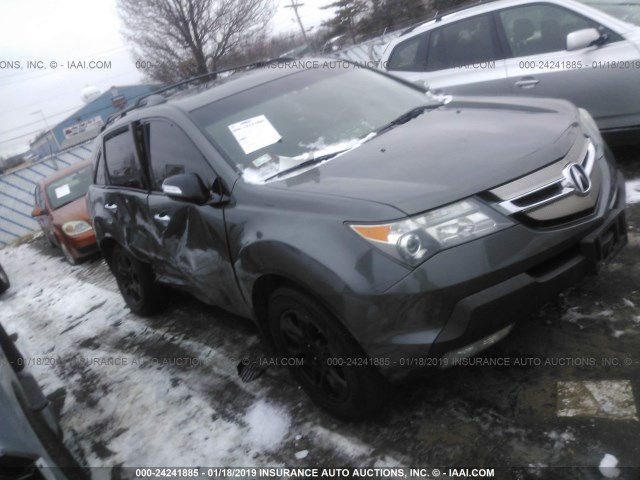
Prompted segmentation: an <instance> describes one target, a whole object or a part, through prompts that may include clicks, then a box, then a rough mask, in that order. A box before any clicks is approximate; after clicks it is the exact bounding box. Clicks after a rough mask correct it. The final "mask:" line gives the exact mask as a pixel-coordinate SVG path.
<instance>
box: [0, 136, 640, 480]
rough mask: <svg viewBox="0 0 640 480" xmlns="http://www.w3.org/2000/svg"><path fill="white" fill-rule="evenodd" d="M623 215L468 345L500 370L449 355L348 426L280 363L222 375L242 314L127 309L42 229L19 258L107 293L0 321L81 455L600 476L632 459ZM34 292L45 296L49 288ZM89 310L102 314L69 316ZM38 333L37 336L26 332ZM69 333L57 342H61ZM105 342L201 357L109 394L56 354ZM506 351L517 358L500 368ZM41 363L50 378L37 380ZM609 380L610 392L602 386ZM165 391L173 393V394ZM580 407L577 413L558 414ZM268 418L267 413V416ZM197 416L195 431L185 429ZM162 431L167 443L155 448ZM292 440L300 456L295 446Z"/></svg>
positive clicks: (635, 393)
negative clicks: (258, 424)
mask: <svg viewBox="0 0 640 480" xmlns="http://www.w3.org/2000/svg"><path fill="white" fill-rule="evenodd" d="M617 155H618V157H619V158H620V162H621V167H622V169H623V170H624V171H625V174H626V175H627V177H628V178H630V179H631V178H640V154H638V150H637V149H628V150H619V151H617ZM628 222H629V229H630V230H629V231H630V244H629V245H628V246H627V248H625V249H624V251H623V252H622V253H621V254H620V255H619V256H618V257H617V258H616V259H615V260H614V261H613V262H612V263H611V264H609V265H608V266H607V267H606V268H605V270H604V271H603V272H602V273H601V275H600V276H598V277H595V278H591V279H589V280H587V281H585V282H584V283H583V284H581V285H580V286H578V287H577V288H574V289H572V290H570V291H568V292H566V293H565V294H563V295H561V296H559V297H558V298H557V299H555V300H554V301H552V302H549V303H547V304H546V305H545V306H544V307H543V308H541V309H540V310H539V311H536V312H532V313H531V315H530V316H529V317H528V318H522V319H521V321H520V322H519V323H518V324H517V325H516V327H515V328H514V330H513V331H512V333H511V334H510V335H509V336H508V337H507V338H506V339H505V340H503V341H502V342H501V343H500V344H498V345H496V346H495V347H493V348H492V349H491V350H489V351H487V352H485V353H484V354H483V355H482V356H481V357H480V358H482V359H486V360H488V359H499V358H509V359H510V362H511V364H510V365H509V366H482V365H477V366H460V367H457V368H454V369H450V370H447V371H444V372H442V373H439V374H437V375H435V376H434V377H433V378H431V379H430V381H427V382H424V383H423V384H420V385H410V386H406V387H402V388H398V389H397V390H396V391H395V393H394V396H393V399H392V401H391V403H390V405H389V407H388V408H387V409H386V410H385V411H384V412H382V414H380V415H379V416H378V417H377V418H375V419H373V420H369V421H365V422H361V423H355V424H353V423H343V422H339V421H336V420H335V419H333V418H332V417H330V416H328V415H326V414H325V413H323V412H322V411H320V410H318V409H317V408H316V407H315V406H314V405H313V404H312V403H311V402H310V401H309V400H308V399H307V398H306V397H305V396H304V395H303V394H302V393H301V391H300V390H299V389H298V388H297V387H296V385H295V384H294V383H293V382H292V381H291V380H290V379H289V377H288V375H287V373H286V372H284V371H282V370H279V369H271V370H269V371H268V372H267V374H266V375H265V376H263V377H262V378H260V379H258V380H256V381H255V382H252V383H250V384H243V383H242V382H241V381H240V380H239V379H238V378H237V374H236V372H235V366H236V364H237V361H238V360H239V359H241V358H243V357H245V356H246V355H247V354H248V352H249V351H250V350H255V349H257V350H258V351H260V349H261V346H260V342H259V339H258V336H257V332H256V330H255V328H254V327H253V326H252V325H251V324H250V323H249V322H248V321H245V320H242V319H239V318H236V317H234V316H232V315H230V314H228V313H225V312H222V311H220V310H216V309H212V308H211V307H208V306H206V305H203V304H202V303H199V302H198V301H196V300H193V299H191V298H190V297H188V296H185V295H181V294H175V295H173V296H172V298H171V301H170V304H169V307H168V308H167V310H166V311H165V312H163V313H162V314H161V315H159V316H157V317H155V318H151V319H141V318H137V317H135V316H133V315H131V314H130V313H128V312H127V311H126V308H125V307H124V306H123V305H124V304H123V303H121V304H119V303H118V302H119V300H118V297H117V288H116V286H115V282H114V281H113V279H112V278H111V275H110V273H109V272H108V270H107V268H106V265H105V264H104V262H102V261H101V260H99V259H98V260H93V261H89V262H86V263H84V264H82V265H80V266H78V267H70V266H67V265H66V264H64V262H63V260H62V258H61V255H60V254H59V252H57V250H55V249H51V248H50V247H48V246H47V245H46V244H45V240H44V239H43V238H38V239H36V240H34V241H33V242H32V244H31V247H32V248H34V249H35V250H34V251H35V252H36V253H35V254H34V255H35V257H34V260H35V262H34V265H37V263H38V262H39V261H40V260H39V258H40V257H42V258H47V259H51V258H52V257H54V259H55V261H56V262H59V263H55V265H58V266H59V268H60V271H61V272H62V273H61V275H62V274H67V275H70V276H72V277H73V278H74V281H77V282H80V283H79V284H80V285H81V284H83V283H84V284H88V285H90V286H93V287H96V288H98V289H100V291H104V292H107V293H106V294H105V295H106V296H105V297H104V298H105V300H104V301H103V302H102V300H100V301H99V302H97V303H96V305H94V306H92V307H90V308H87V309H86V310H87V311H85V312H84V313H83V314H82V315H81V316H80V317H78V316H73V315H69V317H67V318H66V319H64V318H58V317H59V316H58V317H55V318H54V317H51V318H47V311H51V310H50V302H51V301H52V300H51V295H49V297H48V300H47V302H49V303H47V304H43V305H41V308H42V310H41V312H40V315H39V316H38V320H34V319H33V318H32V315H30V314H29V313H28V312H30V311H33V310H32V309H33V308H36V307H37V306H38V304H37V302H36V301H34V304H33V305H31V306H28V305H27V306H25V308H24V310H20V307H19V306H16V305H14V313H13V314H12V318H11V319H6V318H5V319H2V318H0V320H1V321H2V323H3V324H5V325H6V324H7V322H8V323H9V324H10V326H14V327H15V328H14V330H17V331H19V334H20V335H21V336H22V337H23V338H21V339H20V340H19V342H22V343H23V345H24V346H25V348H27V349H29V350H30V352H29V353H30V354H31V355H32V356H38V355H47V356H55V358H57V359H58V361H57V362H56V364H55V365H52V366H50V367H49V368H50V370H49V371H47V369H42V368H40V369H39V371H38V379H39V380H40V381H41V383H45V390H48V391H46V393H48V394H49V395H50V398H51V399H52V401H53V402H54V404H55V405H56V406H57V407H58V410H59V412H60V414H61V423H62V426H63V428H65V429H66V430H67V433H68V435H67V442H68V443H69V444H70V447H71V448H72V449H73V451H74V452H75V453H76V455H77V456H79V457H81V460H82V461H83V462H84V463H85V464H87V465H90V466H103V467H105V466H106V467H119V466H136V465H147V466H165V465H182V466H191V465H192V463H191V462H200V463H198V464H199V465H202V466H231V464H234V465H235V466H256V465H258V466H265V465H272V466H290V467H302V466H316V467H317V466H320V467H328V466H340V467H343V466H353V467H356V466H369V467H373V466H395V465H404V466H409V467H415V466H424V467H429V468H432V467H436V466H437V467H440V468H443V469H446V468H462V467H490V468H496V469H498V468H501V467H516V470H511V471H509V472H508V473H506V474H505V475H507V476H506V477H505V478H558V479H560V478H576V479H577V478H601V477H600V474H599V473H598V470H597V468H596V467H597V466H598V464H599V463H600V461H601V459H602V458H603V456H604V455H605V454H606V453H608V454H612V455H615V457H616V458H617V459H618V460H619V461H620V464H621V465H623V466H627V467H640V424H639V422H638V418H637V410H636V405H637V400H638V399H640V262H639V260H640V204H635V205H630V206H629V209H628ZM39 256H40V257H39ZM58 257H59V260H58ZM1 260H2V263H3V265H7V262H9V263H10V259H9V256H8V254H7V253H6V252H5V257H3V258H1ZM5 268H6V267H5ZM34 268H35V267H34ZM8 273H9V275H11V274H12V272H11V271H9V272H8ZM38 278H39V276H38V274H37V271H36V270H34V279H33V280H32V281H30V282H26V283H24V286H23V287H20V282H14V283H16V284H17V285H18V286H17V287H16V288H18V289H20V288H34V285H35V284H37V282H38ZM48 281H49V282H51V280H48ZM56 281H57V280H56ZM74 285H75V284H74ZM36 286H37V285H36ZM93 287H92V288H93ZM40 288H41V289H43V290H44V291H45V292H46V291H47V289H48V288H51V285H47V284H44V285H41V287H40ZM18 294H19V293H17V292H16V291H14V292H13V295H18ZM7 295H8V298H6V299H4V300H3V301H4V302H11V301H12V297H11V295H12V293H11V292H8V293H7ZM54 295H59V296H60V301H61V303H64V302H65V299H68V298H70V296H73V295H74V292H73V291H68V290H65V289H64V288H60V289H59V291H58V293H56V294H54ZM16 298H17V297H14V299H13V300H16ZM97 298H98V297H97ZM100 298H101V297H100ZM98 300H99V298H98ZM100 302H102V303H100ZM107 308H108V309H110V310H109V311H107V312H104V310H105V309H107ZM92 309H93V310H92ZM21 311H22V314H21V313H20V312H21ZM101 311H103V313H102V314H101V315H102V316H101V317H100V318H101V319H102V318H104V319H105V320H104V322H103V324H101V325H96V327H95V328H93V329H89V328H84V329H81V328H76V327H77V326H78V325H80V324H83V323H82V322H88V321H91V319H92V318H96V317H95V316H96V315H97V314H98V313H99V312H101ZM16 312H17V313H16ZM16 315H18V318H16ZM20 315H23V317H21V318H20V317H19V316H20ZM1 316H2V315H1V314H0V317H1ZM76 324H77V325H76ZM74 325H75V326H74ZM83 325H84V324H83ZM54 327H55V328H54ZM44 335H46V336H48V337H49V338H48V339H42V338H40V337H42V336H44ZM25 337H26V338H25ZM65 337H67V338H66V340H65ZM69 338H71V339H72V341H68V342H67V340H68V339H69ZM47 342H50V343H47ZM65 342H66V343H65ZM48 345H50V346H48ZM38 348H40V349H43V348H47V349H49V350H50V351H48V352H47V351H38ZM105 351H108V352H111V353H113V352H117V353H118V354H119V355H130V356H145V357H147V358H156V359H165V360H170V359H172V358H184V357H193V356H194V355H199V353H198V352H200V353H202V355H201V357H202V358H204V359H207V361H206V362H204V363H203V364H201V365H197V366H184V365H182V366H178V365H171V364H170V362H168V363H169V365H165V366H163V365H154V366H153V367H152V368H151V369H150V370H149V372H150V373H153V374H154V375H164V376H165V377H166V379H167V380H168V384H167V385H166V386H165V387H163V388H165V390H162V389H158V388H157V385H156V384H157V383H158V382H156V383H150V384H149V386H148V387H144V388H148V390H144V388H143V390H142V391H141V392H139V393H138V396H137V397H135V398H133V399H132V398H128V397H115V396H113V395H114V394H115V392H117V391H118V389H119V388H120V386H121V385H123V384H126V382H127V381H128V380H127V377H126V376H123V377H122V378H119V377H118V378H117V379H114V380H113V381H111V380H110V378H115V377H113V375H111V377H110V376H109V374H107V373H105V372H104V371H103V370H100V369H99V368H98V367H95V368H91V367H84V368H81V367H79V366H78V364H77V362H76V363H74V362H70V361H69V360H71V359H73V358H74V355H85V356H91V355H97V354H98V353H99V352H105ZM199 356H200V355H199ZM516 359H519V361H518V363H519V364H518V365H514V364H513V362H514V361H515V360H516ZM65 360H66V363H65ZM214 360H215V361H214ZM140 368H142V367H140ZM47 375H52V376H55V377H56V379H57V380H56V381H47V378H48V377H47ZM567 382H595V385H596V386H599V388H604V389H605V390H607V391H608V392H609V394H611V397H607V398H605V399H600V400H599V399H598V398H597V396H598V395H597V394H595V396H594V398H592V399H591V400H590V401H592V403H593V402H595V403H596V404H598V401H600V404H598V405H595V406H594V405H588V403H589V401H586V403H587V405H586V406H585V397H586V396H589V393H590V391H589V390H588V388H586V387H585V385H590V384H585V383H567ZM598 382H613V383H606V384H602V383H598ZM141 385H143V386H144V385H146V384H141ZM127 388H128V389H131V388H132V387H131V386H129V387H127ZM585 388H586V389H585ZM616 388H618V389H620V390H619V391H618V393H619V395H618V396H616V395H615V392H613V393H611V391H612V390H615V389H616ZM171 389H182V390H180V391H186V392H188V393H187V394H185V395H181V396H180V397H179V398H177V399H173V398H171V394H170V392H171ZM114 398H126V401H122V402H116V401H115V400H113V399H114ZM142 398H145V399H146V400H147V401H150V405H149V406H148V408H150V409H151V411H150V413H149V415H150V416H153V415H159V416H155V417H154V418H145V416H144V410H140V411H138V410H136V416H135V417H133V419H132V418H131V417H127V416H126V413H127V412H126V410H127V409H134V408H137V405H138V404H137V403H135V402H142V400H141V399H142ZM149 399H151V400H149ZM261 401H266V402H268V404H269V405H270V406H274V408H276V410H275V411H276V412H279V413H278V414H279V415H281V416H283V417H284V418H285V420H284V431H283V432H282V434H280V435H276V437H274V438H275V440H273V441H275V442H276V443H275V445H276V447H277V448H273V445H268V443H269V432H267V433H266V439H267V441H266V443H265V442H262V443H261V442H256V441H254V440H255V439H249V440H247V439H245V438H240V437H241V436H249V437H251V436H256V435H258V436H259V435H261V433H259V432H258V433H256V431H255V425H254V424H253V423H252V421H251V418H252V417H251V416H250V414H251V412H253V411H254V410H255V409H254V410H252V406H254V405H255V404H256V402H261ZM607 402H608V403H607ZM616 402H618V403H616ZM625 402H626V403H625ZM158 404H166V405H165V406H166V408H164V409H162V410H161V411H160V412H161V413H157V412H155V411H153V410H152V408H153V407H154V406H157V405H158ZM201 404H202V405H203V406H200V405H201ZM204 406H206V408H211V409H212V412H213V413H211V415H210V417H211V418H210V419H209V418H207V420H206V421H207V422H208V421H210V422H212V424H211V427H208V426H207V424H204V425H202V420H199V423H200V424H201V425H200V428H199V429H198V428H196V427H193V428H192V427H184V428H181V427H180V425H182V423H181V422H183V423H184V422H188V417H189V416H188V415H187V416H186V417H185V419H183V420H180V421H175V422H174V423H171V422H169V423H171V425H173V427H172V430H171V431H170V435H167V437H166V438H164V439H163V438H155V437H158V436H160V437H162V435H164V434H165V431H164V430H161V432H160V433H158V435H155V436H154V433H153V432H154V430H153V428H154V427H153V425H154V424H155V425H156V426H159V425H161V424H163V423H165V422H168V421H169V420H168V419H169V418H170V417H172V416H180V415H184V412H185V411H186V412H190V411H193V412H194V413H193V415H196V413H195V412H199V411H202V409H203V408H204ZM581 408H583V410H584V409H586V410H585V412H586V413H584V412H583V413H582V414H580V413H579V412H578V416H563V415H567V414H572V413H574V414H575V413H576V411H577V410H580V409H581ZM190 409H193V410H190ZM580 411H582V410H580ZM282 412H284V413H282ZM634 413H635V415H634ZM634 417H635V418H634ZM223 421H224V422H227V423H225V425H231V426H233V425H237V426H238V429H237V431H235V430H234V432H235V433H234V434H233V435H235V436H233V435H231V436H227V437H225V438H222V436H224V435H226V434H225V433H224V432H228V431H229V430H228V429H227V430H224V429H221V428H220V425H221V422H223ZM265 422H267V423H266V424H267V425H269V423H268V421H267V420H265ZM282 426H283V425H282V422H281V423H280V424H277V425H275V426H274V427H273V428H282ZM157 428H159V427H157ZM189 428H192V429H191V430H189ZM208 428H211V432H212V433H211V436H210V437H211V438H210V437H209V436H206V435H205V436H198V435H203V434H202V430H204V432H206V431H207V429H208ZM263 433H264V432H263ZM229 435H230V434H229ZM169 437H174V438H169ZM196 437H197V438H196ZM176 438H177V440H176ZM123 439H124V440H123ZM136 439H138V440H136ZM154 442H158V443H154ZM163 442H164V443H167V442H168V443H169V444H170V446H171V445H174V444H176V445H177V444H178V443H179V444H180V445H182V447H180V448H179V449H177V450H176V448H178V447H171V448H167V449H162V448H159V447H158V445H160V444H162V443H163ZM172 442H173V443H172ZM172 449H173V450H172ZM221 450H224V452H222V453H221ZM305 450H306V451H307V455H306V457H304V458H300V459H299V458H297V457H296V453H299V452H302V451H305ZM172 451H173V452H174V455H173V456H172ZM302 455H303V454H301V455H299V456H302ZM182 462H184V463H182ZM207 462H211V463H207ZM222 462H226V463H222ZM546 467H563V468H556V469H554V470H549V469H547V468H546ZM444 472H446V470H444ZM638 472H639V470H637V469H636V468H633V469H623V471H622V472H621V475H620V477H618V478H625V479H637V478H640V476H638ZM445 478H446V477H445Z"/></svg>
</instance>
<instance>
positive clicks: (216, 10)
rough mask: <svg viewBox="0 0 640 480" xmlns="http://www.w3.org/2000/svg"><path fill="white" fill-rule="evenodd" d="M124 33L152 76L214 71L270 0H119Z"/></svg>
mask: <svg viewBox="0 0 640 480" xmlns="http://www.w3.org/2000/svg"><path fill="white" fill-rule="evenodd" d="M118 13H119V15H120V18H121V19H122V21H123V23H124V26H125V31H124V35H125V38H126V39H127V40H129V41H131V42H132V43H133V44H134V45H135V47H134V51H135V54H136V59H137V60H141V61H142V62H144V63H141V64H140V65H143V66H145V67H146V74H147V76H148V77H149V78H151V79H153V80H158V81H162V82H173V81H176V80H180V79H184V78H188V77H191V76H194V75H201V74H205V73H208V72H210V71H214V70H215V69H216V67H217V65H218V64H219V63H220V61H221V60H222V59H223V58H224V57H225V56H226V55H228V54H230V53H232V52H234V50H235V49H236V48H237V47H238V46H239V45H241V44H246V42H247V41H248V40H249V39H250V38H251V36H253V35H258V34H259V32H260V29H261V28H262V27H264V25H265V24H266V23H267V22H268V21H269V20H270V19H271V17H272V15H273V13H274V6H273V1H272V0H118Z"/></svg>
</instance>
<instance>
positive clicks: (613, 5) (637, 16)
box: [582, 0, 640, 25]
mask: <svg viewBox="0 0 640 480" xmlns="http://www.w3.org/2000/svg"><path fill="white" fill-rule="evenodd" d="M582 3H584V4H585V5H589V6H590V7H594V8H597V9H598V10H602V11H603V12H605V13H608V14H609V15H611V16H612V17H616V18H619V19H620V20H624V21H625V22H629V23H635V24H636V25H640V3H638V2H637V1H635V2H630V1H629V0H582Z"/></svg>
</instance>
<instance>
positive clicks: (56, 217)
mask: <svg viewBox="0 0 640 480" xmlns="http://www.w3.org/2000/svg"><path fill="white" fill-rule="evenodd" d="M91 178H92V177H91V160H85V161H82V162H78V163H76V164H73V165H71V166H69V167H66V168H64V169H62V170H59V171H57V172H56V173H53V174H52V175H49V176H48V177H46V178H44V179H42V180H40V182H39V183H38V184H37V185H36V189H35V192H34V197H35V208H34V209H33V212H31V216H32V217H34V218H35V219H36V220H37V221H38V223H39V224H40V226H41V227H42V231H43V232H44V234H45V235H46V237H47V239H48V240H49V242H50V243H51V245H53V246H57V247H60V249H61V250H62V253H63V254H64V258H65V259H66V260H67V261H68V262H69V263H70V264H71V265H76V264H77V263H78V262H79V261H80V260H82V259H83V258H86V257H89V256H91V255H94V254H95V253H97V252H98V246H97V244H96V235H95V232H94V231H93V227H92V225H91V219H90V218H89V213H88V212H87V202H86V194H87V190H88V189H89V185H90V184H91Z"/></svg>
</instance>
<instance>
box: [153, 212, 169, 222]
mask: <svg viewBox="0 0 640 480" xmlns="http://www.w3.org/2000/svg"><path fill="white" fill-rule="evenodd" d="M153 219H154V220H156V221H158V222H162V223H169V221H170V220H171V217H170V216H169V215H167V214H166V213H156V214H155V215H154V216H153Z"/></svg>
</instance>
